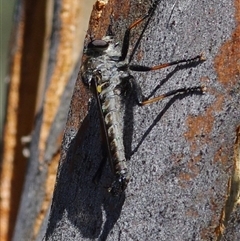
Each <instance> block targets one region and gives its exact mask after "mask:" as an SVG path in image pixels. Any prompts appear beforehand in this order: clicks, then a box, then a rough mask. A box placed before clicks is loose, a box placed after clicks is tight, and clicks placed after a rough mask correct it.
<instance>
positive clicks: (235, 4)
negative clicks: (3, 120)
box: [1, 0, 240, 241]
mask: <svg viewBox="0 0 240 241" xmlns="http://www.w3.org/2000/svg"><path fill="white" fill-rule="evenodd" d="M41 2H42V1H41ZM47 3H48V4H50V2H49V1H46V9H48V12H47V14H46V16H48V18H47V20H46V21H49V22H47V23H48V24H49V25H48V24H47V23H46V26H48V27H46V29H45V31H44V33H42V34H44V35H45V38H41V41H43V42H44V43H42V42H41V45H40V46H42V47H41V49H42V51H43V53H44V54H43V55H42V56H41V58H42V61H41V63H40V62H38V66H39V67H38V68H37V70H35V71H33V72H34V73H35V75H33V76H32V78H35V77H34V76H37V77H36V78H38V79H40V80H43V82H41V81H39V83H42V86H44V87H43V88H42V92H41V93H42V96H44V97H43V100H41V99H40V100H39V101H38V102H37V103H38V104H36V105H37V106H38V108H37V110H36V112H37V117H36V122H35V124H34V131H33V134H32V140H31V145H30V157H29V162H28V170H27V174H26V178H25V184H24V188H23V194H22V197H21V203H20V208H19V211H18V217H17V220H16V225H15V228H14V235H13V240H17V241H19V240H24V241H25V240H42V238H43V236H44V235H45V238H44V240H48V241H49V240H72V241H74V240H90V239H91V240H127V241H129V240H221V239H222V240H224V238H225V240H229V241H230V240H231V241H235V240H236V241H237V240H239V200H238V199H239V183H240V182H239V177H240V174H239V173H240V164H239V163H240V160H239V156H240V155H239V153H240V151H239V150H240V141H239V140H240V138H239V124H240V106H239V102H240V94H239V90H240V81H239V79H240V78H239V76H240V74H239V70H240V64H239V59H240V52H239V46H240V41H239V39H240V37H239V34H240V29H239V22H240V19H239V16H240V3H239V1H238V0H235V1H233V0H232V1H229V0H214V1H207V0H201V1H197V0H194V1H187V0H184V1H177V2H176V5H175V7H174V9H173V11H172V6H173V5H174V3H175V0H171V1H165V0H163V1H159V4H158V6H157V8H156V11H155V14H154V15H153V16H152V18H151V19H150V21H149V24H148V26H147V28H146V30H145V31H144V34H143V36H142V38H141V41H140V45H139V47H138V48H137V50H136V52H135V54H134V57H133V60H132V63H139V64H142V65H146V66H154V65H157V64H159V63H164V62H169V61H173V60H178V59H183V58H191V57H195V56H196V55H198V54H200V53H201V52H204V55H205V56H206V59H207V60H206V61H205V62H204V63H202V64H199V65H195V66H193V65H181V66H179V67H171V68H167V69H163V70H159V71H151V72H148V73H136V72H133V73H132V74H133V75H134V77H135V78H136V80H137V81H138V82H139V83H140V85H141V87H142V89H143V93H144V95H145V96H157V95H159V94H162V93H165V92H168V91H169V90H175V89H177V88H181V87H193V86H199V85H205V86H206V87H207V91H206V93H205V94H204V95H200V94H196V93H195V94H184V95H178V96H175V97H172V98H166V99H164V100H163V101H161V102H158V103H155V104H152V105H149V106H144V107H139V106H136V105H135V103H134V102H133V101H132V100H131V99H130V100H129V101H127V102H126V113H125V117H124V120H123V122H124V144H125V148H126V157H127V158H128V159H129V161H128V166H129V168H130V170H131V181H130V183H129V185H128V188H127V190H126V191H125V193H123V194H122V195H121V196H120V197H111V196H110V195H109V193H108V192H107V188H106V187H109V185H110V184H111V180H112V173H111V171H110V168H109V166H108V165H107V166H106V168H105V169H104V171H103V174H102V178H101V180H100V183H99V184H98V185H95V184H94V183H93V182H92V178H93V176H94V175H95V173H96V171H97V169H98V167H99V165H100V161H101V159H102V151H101V150H102V148H101V137H100V124H99V115H98V110H97V106H96V102H95V101H94V98H93V99H92V98H91V95H90V93H89V91H88V89H86V88H85V87H84V86H83V84H82V81H81V78H80V76H79V77H78V78H77V72H78V71H79V62H80V61H79V60H80V58H81V49H80V47H82V43H81V41H80V39H81V37H80V35H81V34H83V33H84V34H85V32H84V31H82V30H81V31H79V29H80V25H81V23H82V19H81V18H80V14H81V12H85V9H83V8H82V5H81V3H80V2H79V1H70V0H65V1H57V0H56V1H54V2H53V5H51V4H50V6H47ZM28 4H29V5H25V8H22V9H19V11H20V10H22V11H24V16H26V19H27V16H29V14H27V13H28V11H27V9H29V11H30V12H31V11H32V10H31V9H33V8H31V5H30V2H29V3H28ZM32 4H34V6H38V5H36V1H35V2H34V3H32ZM42 4H43V2H42ZM43 5H44V4H43ZM43 5H42V6H43ZM150 5H151V1H150V0H147V1H135V0H131V1H129V0H109V1H97V3H96V5H95V6H94V9H93V12H92V17H91V20H90V24H89V30H88V34H89V35H91V37H94V38H101V37H103V36H104V35H106V32H107V30H108V31H109V26H111V28H110V29H111V32H112V33H113V34H114V39H115V41H116V42H119V44H120V46H121V44H122V39H123V35H124V31H125V30H126V28H127V27H128V26H129V25H130V24H131V23H133V22H134V21H135V20H136V19H138V18H140V17H142V16H143V15H144V14H145V13H147V11H148V9H149V8H150ZM24 9H25V10H24ZM35 9H38V8H37V7H36V8H35ZM36 11H37V10H36ZM35 14H37V12H35ZM32 16H35V15H34V14H33V15H32ZM28 21H33V20H31V19H30V20H29V19H28ZM145 24H146V21H145V22H144V23H142V24H141V25H140V26H138V27H136V28H135V29H133V31H132V34H131V41H130V44H131V45H130V47H131V49H133V47H134V44H135V43H136V41H137V40H138V38H139V36H140V34H141V32H142V30H143V28H144V26H145ZM27 26H29V28H30V27H31V26H33V25H31V24H29V25H27V23H24V24H19V31H22V32H20V33H21V34H20V35H19V36H18V37H20V40H19V41H20V43H21V44H22V45H20V49H19V48H18V49H17V51H16V55H15V57H16V58H15V60H16V61H19V59H18V58H22V60H24V58H23V56H22V55H23V53H25V54H27V53H28V54H27V55H26V56H25V57H27V56H31V55H30V53H31V51H30V50H29V51H28V52H24V51H23V49H24V46H25V45H24V43H25V42H24V41H23V40H24V38H23V36H25V39H27V38H30V37H31V36H29V35H28V34H27V33H28V32H24V31H25V30H26V29H28V28H27ZM37 26H38V27H40V26H41V25H37ZM30 30H31V29H30ZM30 30H29V31H30ZM84 30H86V29H84ZM19 31H18V32H17V33H19ZM24 34H25V35H24ZM34 38H35V37H32V38H31V39H32V41H33V42H34V41H36V39H35V40H34ZM21 41H22V42H21ZM45 41H46V42H45ZM87 41H89V36H88V39H87V40H86V42H87ZM26 47H27V46H25V49H26ZM28 47H29V49H30V47H31V46H28ZM37 47H39V46H38V45H37V46H35V48H37ZM32 48H34V47H32ZM131 49H130V52H131ZM15 50H16V49H15ZM37 52H38V51H37ZM38 53H41V51H39V52H38ZM39 58H40V57H39ZM20 61H21V59H20ZM27 61H30V62H31V63H32V61H34V59H31V58H30V59H29V58H25V61H23V62H22V63H21V65H20V64H17V62H16V65H15V66H17V67H19V66H20V69H19V68H16V70H17V71H19V70H20V71H21V70H24V68H23V66H25V65H26V64H27V66H28V62H27ZM38 61H39V60H38ZM29 66H31V65H30V63H29ZM25 70H29V71H30V70H33V69H32V68H31V69H29V68H26V67H25ZM36 72H39V73H41V74H39V75H36ZM14 73H15V75H14V76H20V73H19V72H14ZM30 73H31V71H30V72H28V73H26V72H25V75H30ZM21 76H22V77H23V76H24V75H23V72H22V75H21ZM23 79H25V78H23ZM76 79H77V81H76V83H75V87H74V82H75V80H76ZM18 81H19V80H18ZM13 83H14V82H13ZM18 84H19V83H18ZM12 86H13V87H14V85H12ZM39 86H41V84H39ZM73 87H74V93H73V96H72V100H71V104H70V110H69V103H70V98H71V95H72V90H73ZM15 88H19V87H16V86H15ZM38 91H39V90H38ZM15 101H16V99H15ZM29 101H30V100H29ZM14 103H15V102H14ZM15 105H17V103H15ZM15 105H13V106H12V109H9V112H11V113H13V112H14V110H15V109H14V108H16V106H15ZM9 108H10V107H9ZM67 112H68V119H67V124H66V126H65V133H64V137H63V141H62V147H61V151H59V146H60V142H61V140H62V132H63V129H64V125H65V122H66V117H67ZM17 114H18V116H22V115H20V114H19V113H17ZM24 116H25V118H26V116H27V114H25V113H24ZM14 118H15V117H14ZM14 121H15V122H8V123H15V124H16V123H18V122H17V121H18V119H17V120H16V119H14ZM19 121H20V119H19ZM14 128H17V127H16V126H11V125H10V124H9V126H8V127H6V128H5V129H6V130H15V129H14ZM9 133H10V134H11V131H9V132H7V131H6V132H5V136H7V135H8V134H9ZM27 134H28V133H27ZM24 135H25V134H24ZM17 141H18V140H17V139H16V138H15V139H14V142H10V143H9V142H8V143H7V144H5V149H4V150H5V152H6V150H8V149H7V148H8V147H10V149H11V151H12V152H13V151H14V150H15V149H14V148H15V142H16V143H17ZM16 149H17V148H16ZM12 152H11V153H12ZM6 153H8V158H10V157H11V156H12V154H11V153H10V152H6ZM15 155H16V154H15ZM60 156H61V157H60ZM59 159H60V164H59V168H58V173H57V181H56V184H55V191H54V194H53V200H52V206H51V209H50V200H51V193H52V188H53V184H54V181H55V179H54V177H55V172H56V166H57V163H58V161H59ZM9 160H10V161H11V165H14V160H15V159H14V158H10V159H7V158H6V157H5V160H4V163H8V162H7V161H9ZM12 167H13V166H12ZM14 169H15V170H17V169H16V167H15V168H14ZM2 170H3V171H4V168H3V169H2ZM2 176H4V175H2ZM22 176H24V175H22ZM22 179H23V178H22ZM8 181H9V180H8ZM15 183H16V180H15ZM1 188H2V187H1ZM13 190H14V187H13V186H12V192H13ZM1 192H2V189H1ZM4 197H5V196H4ZM8 198H10V197H8ZM2 200H3V199H2ZM2 200H1V201H2ZM9 200H10V199H9ZM237 202H238V204H237ZM1 208H2V206H1ZM1 211H3V212H5V211H6V210H3V209H2V210H1ZM7 211H9V210H7ZM3 212H1V213H3ZM4 214H5V213H4ZM15 218H16V217H15ZM12 229H13V228H12ZM10 236H11V235H9V237H10Z"/></svg>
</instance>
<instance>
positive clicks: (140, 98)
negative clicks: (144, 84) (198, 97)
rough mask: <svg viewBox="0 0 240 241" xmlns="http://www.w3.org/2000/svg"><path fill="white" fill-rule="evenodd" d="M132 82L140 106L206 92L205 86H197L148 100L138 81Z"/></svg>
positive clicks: (132, 80)
mask: <svg viewBox="0 0 240 241" xmlns="http://www.w3.org/2000/svg"><path fill="white" fill-rule="evenodd" d="M130 82H131V85H132V88H133V89H134V90H135V95H136V100H137V103H138V105H140V106H143V105H147V104H152V103H154V102H157V101H160V100H162V99H164V98H166V97H169V96H173V95H177V94H187V93H191V92H192V93H194V92H198V93H201V94H203V93H204V92H205V91H206V87H205V86H195V87H190V88H181V89H177V90H172V91H169V92H167V93H165V94H162V95H159V96H157V97H155V98H152V99H146V97H145V96H144V95H143V93H142V89H141V87H140V85H139V84H138V83H137V82H136V80H135V79H133V78H132V79H131V80H130Z"/></svg>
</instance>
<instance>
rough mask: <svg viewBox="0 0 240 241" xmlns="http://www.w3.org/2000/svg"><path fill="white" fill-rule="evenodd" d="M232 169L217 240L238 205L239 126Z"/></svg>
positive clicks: (239, 185)
mask: <svg viewBox="0 0 240 241" xmlns="http://www.w3.org/2000/svg"><path fill="white" fill-rule="evenodd" d="M233 158H234V167H233V175H232V177H231V178H230V179H229V182H228V196H227V201H226V205H225V208H224V209H223V211H222V215H221V218H220V224H219V226H218V227H217V228H216V232H217V235H218V237H217V240H218V241H219V240H221V238H222V235H223V232H224V231H225V228H226V227H227V224H228V221H229V219H230V216H231V214H232V212H233V211H234V209H235V208H236V206H237V204H239V203H240V126H238V128H237V130H236V141H235V145H234V156H233Z"/></svg>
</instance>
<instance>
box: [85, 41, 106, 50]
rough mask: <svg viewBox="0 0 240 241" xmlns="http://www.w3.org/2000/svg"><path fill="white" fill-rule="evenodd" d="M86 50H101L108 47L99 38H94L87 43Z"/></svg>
mask: <svg viewBox="0 0 240 241" xmlns="http://www.w3.org/2000/svg"><path fill="white" fill-rule="evenodd" d="M87 48H88V50H92V51H97V52H102V51H104V50H106V49H107V48H108V43H107V42H106V41H104V40H101V39H96V40H93V41H91V42H90V43H89V44H88V47H87Z"/></svg>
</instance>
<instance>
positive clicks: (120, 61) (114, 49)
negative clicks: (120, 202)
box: [81, 1, 204, 196]
mask: <svg viewBox="0 0 240 241" xmlns="http://www.w3.org/2000/svg"><path fill="white" fill-rule="evenodd" d="M158 2H159V1H155V3H154V4H153V5H152V7H151V8H150V10H149V12H148V14H146V15H145V16H144V17H142V18H141V19H138V20H137V21H135V22H134V23H132V24H131V25H130V26H129V27H128V28H127V29H126V31H125V35H124V39H123V43H122V49H121V51H119V47H118V44H116V43H115V42H114V40H113V38H112V37H110V36H106V37H104V38H102V39H101V40H99V39H96V40H91V41H90V42H89V44H88V45H87V48H86V49H85V60H84V62H83V65H82V67H81V77H82V80H83V82H84V84H85V85H86V86H88V87H90V88H91V90H92V92H93V94H94V96H95V97H96V99H97V105H98V109H99V112H100V117H101V126H102V128H103V131H104V135H105V140H106V146H107V152H108V160H109V163H110V166H111V169H112V172H113V174H114V176H115V180H114V181H113V183H112V185H111V187H109V188H108V191H109V192H110V193H111V194H112V195H114V196H117V195H119V194H121V193H122V192H123V191H124V190H125V189H126V187H127V184H128V182H129V179H130V174H129V171H128V168H127V163H126V162H127V160H126V157H125V150H124V144H123V133H122V132H123V131H122V123H123V119H122V116H121V111H122V101H123V96H124V92H125V86H126V83H127V84H128V85H130V86H131V87H132V89H133V90H134V91H135V93H136V97H137V103H138V104H139V105H140V106H142V105H146V104H150V103H153V102H156V101H159V100H161V99H163V98H165V97H167V96H172V95H175V94H178V93H186V92H192V91H198V92H201V93H203V92H204V88H203V87H202V86H198V87H193V88H182V89H177V90H174V91H171V92H168V93H166V94H163V95H160V96H158V97H155V98H151V99H146V98H145V97H144V96H143V94H142V91H141V88H140V86H139V84H138V83H137V82H136V81H135V80H134V77H133V76H132V75H131V74H130V71H145V72H146V71H151V70H159V69H162V68H165V67H168V66H172V65H178V64H180V63H191V62H194V61H197V62H201V61H204V57H203V56H202V55H198V56H196V57H195V58H192V59H182V60H178V61H173V62H170V63H165V64H160V65H157V66H153V67H147V66H142V65H132V64H130V61H129V58H128V57H127V56H128V49H129V39H130V32H131V30H132V29H133V28H135V27H136V26H137V25H139V24H140V23H141V22H143V21H144V20H145V19H147V18H149V17H150V16H151V14H152V13H153V11H154V8H156V5H157V3H158Z"/></svg>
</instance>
